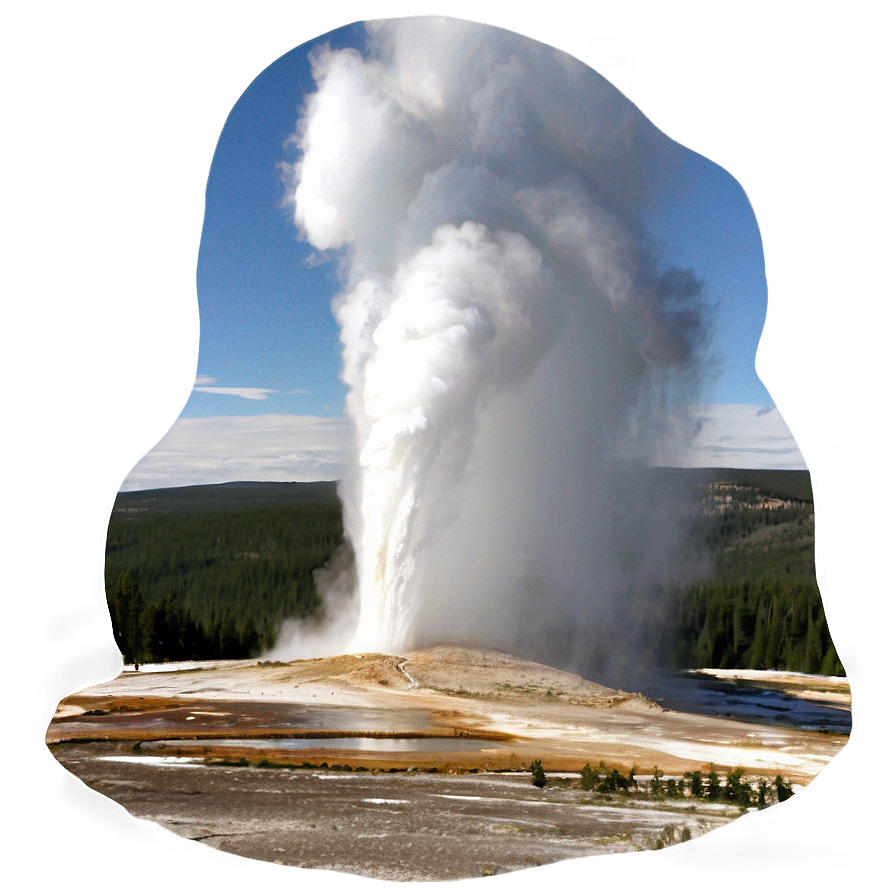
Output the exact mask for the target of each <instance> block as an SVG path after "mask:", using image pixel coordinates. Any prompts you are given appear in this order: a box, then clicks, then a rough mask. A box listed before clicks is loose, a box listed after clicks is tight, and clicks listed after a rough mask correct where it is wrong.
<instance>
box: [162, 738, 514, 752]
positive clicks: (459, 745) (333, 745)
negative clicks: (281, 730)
mask: <svg viewBox="0 0 896 896" xmlns="http://www.w3.org/2000/svg"><path fill="white" fill-rule="evenodd" d="M154 745H158V746H165V747H167V748H169V749H176V748H177V747H183V746H188V745H189V746H191V747H196V746H204V747H215V748H219V749H222V748H231V749H236V748H238V749H249V750H297V751H301V750H304V751H308V750H313V751H315V752H320V751H324V750H347V751H351V752H358V753H441V752H452V751H453V752H458V751H463V752H471V751H477V752H478V751H480V750H487V749H494V748H495V747H496V746H498V742H497V741H493V740H486V739H485V738H475V737H265V738H239V737H228V738H207V739H206V738H203V739H199V738H196V739H185V740H161V741H156V742H155V743H154Z"/></svg>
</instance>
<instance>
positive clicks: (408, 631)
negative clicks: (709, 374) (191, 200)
mask: <svg viewBox="0 0 896 896" xmlns="http://www.w3.org/2000/svg"><path fill="white" fill-rule="evenodd" d="M312 61H313V74H314V78H315V81H316V85H317V88H316V90H315V92H314V93H312V94H311V95H310V96H308V97H307V98H306V99H305V103H304V108H303V115H302V118H301V121H300V123H299V127H298V132H297V141H298V144H299V146H300V149H301V156H300V158H299V161H298V163H297V164H296V165H295V168H294V171H293V174H294V178H293V188H292V195H293V199H294V203H295V221H296V225H297V227H298V229H299V232H300V234H301V235H302V236H303V237H304V238H305V239H307V240H308V242H309V243H311V245H312V246H314V247H315V248H316V249H317V250H319V251H320V252H322V253H327V252H336V253H339V257H340V259H341V265H342V276H343V283H344V288H343V291H342V292H341V294H340V295H339V296H338V297H337V298H336V300H335V301H334V303H333V309H334V313H335V314H336V317H337V319H338V322H339V324H340V327H341V337H342V343H343V359H344V373H343V376H344V379H345V382H346V383H347V384H348V386H349V387H350V392H349V396H348V401H347V411H348V414H349V415H350V417H351V420H352V422H353V424H354V432H355V448H356V463H355V464H354V466H353V467H352V469H351V471H350V473H349V475H348V476H347V477H346V478H345V479H344V480H343V482H342V483H341V486H340V495H341V498H342V501H343V508H344V520H345V529H346V536H347V539H348V541H349V542H350V544H351V548H352V556H351V557H350V558H349V565H350V569H348V570H347V571H346V570H342V571H340V570H339V569H334V570H331V571H330V572H329V574H328V582H329V584H328V585H327V587H326V588H325V589H324V590H325V595H324V596H325V599H326V600H327V602H328V603H329V605H331V606H333V607H336V606H339V607H341V608H343V610H345V608H348V611H347V613H346V612H341V613H336V614H334V616H335V618H336V619H337V620H339V621H338V622H337V623H335V624H333V625H330V626H329V628H328V630H327V631H326V632H325V633H324V640H320V639H318V640H317V641H316V643H315V644H314V646H313V647H312V648H310V650H311V651H319V650H320V648H321V645H322V644H324V643H326V644H328V645H329V647H330V649H331V650H334V651H338V650H339V649H341V648H344V647H348V648H349V649H351V650H355V651H359V650H375V651H382V652H387V653H394V652H399V651H402V650H405V649H407V648H408V647H409V646H411V645H414V644H425V643H429V644H432V643H437V642H439V641H450V642H455V643H456V642H467V643H477V644H488V645H491V646H495V647H498V648H501V649H507V650H511V651H512V652H517V653H521V654H523V655H533V653H534V654H535V656H536V658H538V659H543V660H545V661H550V662H553V663H554V664H556V665H559V666H563V667H565V668H570V667H575V666H578V667H581V668H587V667H588V666H589V664H591V665H593V664H594V661H595V658H596V657H598V655H599V654H600V651H601V650H603V649H604V648H605V647H606V640H605V637H606V635H607V634H610V635H611V638H612V641H613V642H615V644H616V645H617V646H619V645H620V644H621V645H622V646H623V647H624V646H625V641H626V632H624V631H614V630H613V629H614V627H616V628H620V626H618V625H616V623H615V622H614V621H613V620H614V618H615V617H614V613H615V612H616V609H618V608H619V607H620V606H623V605H624V604H625V603H626V601H627V597H626V595H627V594H628V591H627V589H630V588H631V587H633V586H638V587H641V586H645V587H647V586H652V585H656V584H658V583H662V582H663V581H664V580H665V579H666V578H667V577H668V576H669V575H670V574H672V573H673V572H674V567H675V564H676V563H677V556H678V551H679V548H680V541H681V534H680V527H679V526H678V525H677V521H678V517H679V515H680V512H681V511H680V507H681V495H678V494H670V492H669V489H668V488H666V487H662V488H654V484H655V483H654V480H653V479H652V478H651V477H650V476H649V475H647V468H648V465H650V464H662V463H663V461H664V458H665V457H666V456H667V452H669V451H670V450H671V449H672V448H673V446H672V445H671V443H670V440H672V439H673V438H674V439H687V438H688V437H689V435H690V434H691V433H692V432H693V431H694V427H693V425H692V424H691V422H690V420H689V419H688V409H689V402H690V401H691V400H692V399H693V398H694V396H695V390H696V388H697V386H698V384H699V375H698V374H699V370H700V366H699V362H700V361H701V351H702V347H703V345H704V342H705V335H706V313H705V306H704V302H703V286H702V283H701V282H700V280H699V279H698V278H697V277H696V276H695V274H694V273H693V272H691V271H689V270H682V269H678V268H674V267H673V268H667V267H664V266H663V264H662V262H661V259H660V258H659V254H658V251H657V248H656V246H654V245H653V244H652V241H651V239H650V237H649V235H648V234H647V233H646V231H645V229H644V226H643V215H644V212H645V210H646V209H647V208H648V207H649V206H650V204H651V203H654V202H657V201H660V200H661V198H662V195H663V191H664V190H665V189H667V184H668V180H669V178H670V176H671V173H672V172H673V171H674V169H675V167H676V165H678V164H679V163H680V161H681V159H682V157H683V155H684V153H685V152H686V151H685V150H683V149H682V148H681V147H678V146H677V145H675V144H673V143H672V141H670V140H669V139H668V138H666V137H665V136H664V135H663V134H661V133H660V132H659V131H658V130H657V129H656V128H654V127H653V126H652V125H651V124H650V122H649V121H648V120H647V119H646V118H645V117H644V116H643V115H642V114H641V113H640V112H639V111H638V110H637V109H636V108H635V107H634V106H633V105H632V104H631V103H630V102H629V101H628V100H626V99H625V97H623V96H622V95H621V94H620V93H619V92H618V91H617V90H616V89H615V88H613V87H612V85H610V84H609V83H608V82H607V81H606V80H605V79H603V78H602V77H601V76H599V75H598V74H597V73H595V72H594V71H592V70H591V69H590V68H588V67H587V66H584V65H583V64H581V63H580V62H578V61H576V60H575V59H572V58H571V57H569V56H566V55H565V54H563V53H560V52H558V51H556V50H554V49H552V48H550V47H547V46H545V45H542V44H538V43H536V42H534V41H531V40H529V39H526V38H523V37H520V36H518V35H515V34H513V33H510V32H507V31H503V30H499V29H496V28H491V27H486V26H482V25H474V24H470V23H466V22H461V21H457V20H451V19H444V18H437V17H427V18H411V19H402V20H396V21H383V22H374V23H368V25H367V45H366V47H365V48H364V50H363V52H361V51H360V50H358V49H351V48H350V49H340V50H331V49H330V48H328V47H327V46H322V47H318V48H317V49H315V50H314V51H313V55H312ZM674 447H679V446H677V445H676V446H674ZM614 608H616V609H614ZM346 620H350V621H346ZM295 633H296V629H295V628H293V629H292V630H291V636H295ZM308 651H309V648H308V646H307V645H306V646H305V647H303V646H302V644H301V632H300V637H299V639H298V640H296V641H294V642H293V643H285V644H284V643H282V644H281V647H280V648H279V651H278V652H279V654H280V655H285V654H289V653H292V655H297V654H301V653H302V652H304V653H305V655H307V654H308Z"/></svg>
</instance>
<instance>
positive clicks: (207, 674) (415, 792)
mask: <svg viewBox="0 0 896 896" xmlns="http://www.w3.org/2000/svg"><path fill="white" fill-rule="evenodd" d="M801 684H805V682H802V683H801ZM362 735H363V736H370V737H376V738H383V737H386V736H392V737H398V736H401V737H412V736H420V737H426V738H431V737H434V736H449V737H455V738H457V740H455V741H454V742H453V743H451V744H450V746H446V747H444V748H441V749H439V750H435V751H434V750H431V749H426V750H408V749H393V750H392V751H391V752H390V751H388V750H383V749H377V750H371V749H369V748H368V747H367V746H365V747H363V748H361V747H352V748H345V747H343V748H340V749H335V748H333V747H332V746H330V745H328V744H325V742H324V741H323V740H322V738H325V737H348V736H352V737H359V736H362ZM277 737H289V738H302V739H303V740H302V745H303V746H304V747H307V749H303V750H302V751H301V752H297V751H296V750H294V749H287V748H286V747H284V746H283V745H282V744H278V743H277V742H276V741H274V740H272V738H277ZM220 738H227V739H228V742H227V743H226V744H222V743H217V742H214V740H213V739H220ZM247 738H260V739H262V740H261V742H260V745H259V744H258V743H256V744H249V743H247V742H246V739H247ZM47 741H48V743H49V744H50V745H51V748H52V749H53V752H54V754H55V755H56V757H57V759H58V760H59V761H60V762H61V763H62V764H63V765H64V766H65V767H66V768H68V769H69V770H71V771H72V772H73V773H74V774H76V775H78V776H79V777H81V778H82V780H84V781H85V782H86V783H87V784H88V785H89V786H91V787H93V788H94V789H96V790H99V791H100V792H102V793H105V794H106V795H108V796H110V797H112V798H113V799H115V800H117V801H118V802H120V803H121V804H122V805H124V806H125V807H126V808H128V809H129V811H131V812H132V813H133V814H135V815H138V816H139V817H142V818H148V819H151V820H155V821H158V822H159V823H161V824H164V825H165V826H166V827H170V828H171V829H172V830H175V831H176V832H178V833H182V834H184V835H185V836H188V837H190V838H192V839H199V840H202V841H203V842H206V843H209V844H210V845H213V846H217V847H218V848H221V849H225V850H227V851H230V852H236V853H238V854H241V855H246V856H250V857H254V858H261V859H265V860H268V861H279V862H283V863H286V864H292V865H305V866H308V867H316V868H330V869H334V870H344V871H352V872H353V873H357V874H364V875H368V876H374V877H384V878H387V879H392V880H403V879H414V880H430V879H450V878H458V877H468V876H476V875H479V874H483V873H485V874H488V873H492V872H498V871H506V870H513V869H515V868H522V867H526V866H527V865H532V864H542V863H544V862H549V861H557V860H559V859H563V858H569V857H572V856H574V855H592V854H594V853H595V852H606V851H620V850H630V849H639V848H653V847H655V846H656V844H657V840H658V839H660V840H662V839H663V837H665V838H666V841H668V843H673V842H676V839H678V838H680V837H681V836H682V835H683V831H684V828H685V827H688V836H696V835H698V834H699V833H703V832H705V831H706V830H709V829H711V828H712V827H714V826H718V825H719V824H723V823H727V821H729V820H731V818H732V817H733V816H736V815H737V814H738V811H739V810H736V809H734V808H733V807H720V806H717V807H710V808H707V807H706V806H705V805H696V806H695V805H688V804H687V803H686V802H682V801H679V800H675V801H668V804H663V805H656V804H649V803H648V804H640V803H638V802H637V801H632V800H628V801H627V802H626V803H625V804H624V805H622V804H619V803H618V801H617V802H616V803H614V804H612V805H610V804H607V803H606V802H601V800H600V799H598V798H597V797H596V796H595V795H593V794H590V793H585V792H583V791H581V790H580V789H578V788H577V787H575V786H569V787H564V786H562V783H563V778H562V777H558V776H560V775H563V774H566V775H570V776H572V775H575V773H577V772H579V771H580V770H581V769H582V767H583V766H584V765H585V763H586V762H589V763H591V764H592V766H596V765H597V764H598V763H599V762H600V761H604V762H605V763H606V764H607V766H608V767H612V766H614V765H616V766H618V767H619V768H620V770H624V771H628V770H629V769H630V768H632V767H635V768H636V770H637V771H638V772H639V773H640V774H650V773H651V772H652V770H653V769H654V767H658V768H659V769H661V770H662V771H663V772H665V773H666V774H667V775H675V776H680V775H682V774H684V773H685V772H688V771H694V770H701V771H703V772H704V773H706V772H708V771H709V769H710V767H711V766H713V767H714V768H715V769H716V770H717V771H718V772H719V773H720V774H724V772H725V771H726V770H728V769H731V768H734V767H738V766H739V767H742V768H744V769H745V770H746V772H747V774H748V775H750V776H753V777H754V778H756V777H760V776H761V777H764V778H766V779H767V780H770V779H771V778H772V777H774V776H775V775H776V774H782V775H784V776H785V777H787V778H788V779H789V780H791V781H793V782H795V783H796V784H798V785H805V784H807V783H808V782H809V781H811V779H812V778H813V777H814V776H815V775H816V774H817V773H818V772H819V771H820V770H821V768H823V767H824V765H825V764H826V763H827V762H828V761H829V760H830V758H831V757H832V756H833V755H834V754H835V753H836V752H837V751H838V750H839V749H840V748H841V747H842V746H843V745H844V744H845V742H846V736H845V735H830V734H821V733H817V732H808V731H798V730H793V729H788V728H784V727H781V726H773V725H761V724H749V723H744V722H737V721H733V720H730V719H721V718H715V717H708V716H698V715H690V714H685V713H677V712H671V711H666V710H663V709H662V708H661V707H659V706H658V705H657V704H656V703H654V702H652V701H651V700H649V699H648V698H646V697H644V696H642V695H639V694H626V693H623V692H619V691H614V690H612V689H609V688H606V687H603V686H601V685H599V684H596V683H594V682H589V681H586V680H583V679H582V678H579V677H578V676H575V675H571V674H568V673H565V672H560V671H558V670H556V669H551V668H550V667H547V666H542V665H539V664H536V663H530V662H525V661H522V660H518V659H516V658H513V657H509V656H506V655H503V654H497V653H488V652H483V651H473V650H469V649H463V648H455V647H439V648H433V649H430V650H425V651H414V652H410V653H408V654H407V655H405V656H400V657H396V656H386V655H381V654H365V655H359V656H341V657H328V658H319V659H312V660H302V661H296V662H292V663H285V664H284V663H258V662H255V661H245V662H242V661H241V662H221V663H201V664H199V663H194V664H185V665H182V666H181V667H180V668H177V667H171V666H168V667H162V668H159V667H143V668H142V670H141V671H140V672H124V673H122V674H121V675H120V676H119V677H118V678H116V679H114V680H113V681H111V682H107V683H105V684H102V685H97V686H96V687H92V688H89V689H87V690H85V691H82V692H80V693H78V694H75V695H73V696H72V697H69V698H67V699H66V700H64V701H62V703H61V704H60V706H59V709H58V711H57V713H56V716H55V717H54V720H53V722H52V724H51V725H50V728H49V730H48V732H47ZM483 741H484V743H483ZM135 744H139V746H138V747H136V751H135V746H134V745H135ZM318 744H319V746H318ZM536 758H538V759H541V761H542V762H543V765H544V768H545V769H546V770H547V771H548V772H549V773H552V774H553V776H554V777H553V780H552V783H551V786H549V787H548V788H546V789H545V790H544V791H539V790H537V789H536V788H533V787H532V786H531V783H530V780H529V776H528V775H527V774H525V773H523V774H519V773H520V772H524V770H525V769H527V768H528V766H529V764H530V763H531V762H532V761H533V759H536ZM225 762H226V763H229V764H226V765H224V764H221V763H225ZM259 762H261V764H262V765H264V766H267V767H264V768H259V767H257V766H258V764H259ZM238 763H241V765H239V764H238ZM249 763H252V764H251V765H250V764H249ZM324 765H326V768H324ZM301 766H305V767H304V768H302V767H301ZM322 769H324V770H323V771H322ZM360 769H363V770H364V772H363V773H359V770H360ZM421 770H426V771H427V772H428V774H422V773H419V772H420V771H421ZM389 771H399V772H400V773H399V774H382V773H379V774H378V773H377V772H389ZM471 771H477V772H479V774H475V775H469V774H459V773H460V772H471ZM499 772H503V773H504V774H499ZM507 772H517V773H518V774H517V775H516V776H513V775H511V776H510V777H508V774H507ZM568 780H569V778H567V781H568ZM670 813H671V814H670ZM682 813H685V814H684V815H683V814H682ZM732 813H733V814H732ZM688 819H690V821H688ZM663 832H665V833H663Z"/></svg>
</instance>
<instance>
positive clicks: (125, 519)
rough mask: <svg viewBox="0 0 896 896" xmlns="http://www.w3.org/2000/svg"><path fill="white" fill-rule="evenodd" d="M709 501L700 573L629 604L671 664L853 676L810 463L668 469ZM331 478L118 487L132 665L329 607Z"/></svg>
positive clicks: (234, 642)
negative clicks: (825, 565) (831, 615)
mask: <svg viewBox="0 0 896 896" xmlns="http://www.w3.org/2000/svg"><path fill="white" fill-rule="evenodd" d="M661 475H663V476H666V477H668V478H669V480H670V482H671V481H672V480H673V479H674V480H679V482H678V484H679V485H680V480H686V482H687V484H688V486H689V487H691V488H692V489H693V491H694V493H695V494H696V495H699V498H700V500H699V502H698V504H697V505H696V510H695V520H694V528H693V531H694V533H695V534H694V536H693V537H694V539H695V540H699V542H700V544H701V546H702V548H703V550H705V551H707V552H708V553H709V555H710V557H711V568H712V569H711V573H710V574H709V575H707V576H705V577H703V578H701V579H699V580H695V581H689V582H668V583H665V585H663V586H661V587H657V588H654V589H651V591H650V593H649V594H639V595H637V596H635V597H634V599H633V600H631V601H627V602H626V603H627V606H628V608H629V611H630V612H631V613H632V614H633V615H634V614H637V615H638V617H639V619H640V623H639V624H640V626H641V627H642V628H643V629H644V638H645V643H646V641H647V639H649V645H650V651H651V653H652V654H653V657H654V660H655V661H656V662H657V663H659V664H660V665H664V666H671V667H673V668H703V667H714V668H755V669H788V670H791V671H796V672H818V673H823V674H828V675H843V674H844V672H843V667H842V665H841V663H840V660H839V658H838V656H837V653H836V650H835V648H834V645H833V642H832V640H831V636H830V632H829V631H828V626H827V621H826V619H825V615H824V608H823V606H822V602H821V595H820V593H819V590H818V585H817V582H816V579H815V556H814V550H815V547H814V546H815V539H814V508H813V505H812V489H811V483H810V480H809V474H808V473H807V472H806V471H742V470H667V471H662V472H661ZM342 542H343V529H342V518H341V508H340V504H339V499H338V496H337V493H336V483H332V482H315V483H248V482H243V483H226V484H222V485H212V486H190V487H186V488H175V489H157V490H153V491H144V492H124V493H121V494H119V495H118V497H117V499H116V501H115V505H114V508H113V512H112V517H111V520H110V524H109V533H108V539H107V545H106V573H105V575H106V594H107V599H108V604H109V612H110V615H111V618H112V625H113V631H114V633H115V638H116V641H117V643H118V646H119V648H120V649H121V652H122V655H123V657H124V659H125V662H126V663H129V664H130V663H141V662H152V661H159V660H186V659H216V658H233V659H236V658H245V657H252V656H258V655H259V654H261V653H262V652H263V651H265V650H266V649H268V648H270V647H272V646H273V644H274V642H275V641H276V638H277V634H278V632H279V630H280V626H281V625H282V623H283V621H284V620H285V619H287V618H309V617H313V616H314V615H315V614H316V613H319V612H320V610H321V602H320V597H319V595H318V593H317V590H316V587H315V578H314V575H315V571H316V570H319V569H321V568H322V567H323V566H324V565H325V564H326V563H327V561H328V560H329V559H330V558H331V557H332V556H333V554H334V552H335V551H336V550H337V549H338V548H339V547H340V546H341V545H342Z"/></svg>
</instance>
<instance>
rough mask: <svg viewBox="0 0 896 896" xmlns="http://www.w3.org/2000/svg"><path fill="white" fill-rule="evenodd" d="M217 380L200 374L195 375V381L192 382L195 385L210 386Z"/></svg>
mask: <svg viewBox="0 0 896 896" xmlns="http://www.w3.org/2000/svg"><path fill="white" fill-rule="evenodd" d="M216 382H217V380H216V379H215V377H213V376H203V375H202V374H200V375H199V376H197V377H196V382H195V383H194V384H193V385H194V387H195V386H211V385H213V384H214V383H216Z"/></svg>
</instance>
